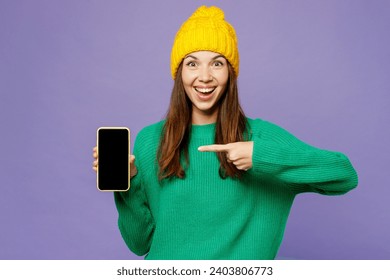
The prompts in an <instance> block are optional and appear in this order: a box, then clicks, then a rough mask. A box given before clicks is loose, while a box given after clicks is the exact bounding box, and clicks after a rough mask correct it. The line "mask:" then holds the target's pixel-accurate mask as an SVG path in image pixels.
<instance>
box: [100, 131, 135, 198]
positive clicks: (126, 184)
mask: <svg viewBox="0 0 390 280" xmlns="http://www.w3.org/2000/svg"><path fill="white" fill-rule="evenodd" d="M97 154H98V167H97V188H98V189H99V190H100V191H127V190H129V188H130V130H129V129H128V128H127V127H99V128H98V130H97Z"/></svg>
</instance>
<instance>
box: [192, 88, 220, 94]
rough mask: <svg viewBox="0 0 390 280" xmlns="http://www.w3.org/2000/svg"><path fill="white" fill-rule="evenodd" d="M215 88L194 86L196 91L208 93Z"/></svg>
mask: <svg viewBox="0 0 390 280" xmlns="http://www.w3.org/2000/svg"><path fill="white" fill-rule="evenodd" d="M214 89H215V88H195V90H196V91H199V92H201V93H210V92H212V91H213V90H214Z"/></svg>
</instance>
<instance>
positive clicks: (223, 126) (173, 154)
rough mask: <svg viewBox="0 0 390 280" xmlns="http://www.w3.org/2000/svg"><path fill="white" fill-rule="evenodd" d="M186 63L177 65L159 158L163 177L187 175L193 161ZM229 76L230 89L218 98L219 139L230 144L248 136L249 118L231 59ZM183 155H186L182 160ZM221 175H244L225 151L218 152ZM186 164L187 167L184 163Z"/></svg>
mask: <svg viewBox="0 0 390 280" xmlns="http://www.w3.org/2000/svg"><path fill="white" fill-rule="evenodd" d="M182 67H183V65H182V63H181V64H180V65H179V67H178V69H177V74H176V79H175V82H174V85H173V89H172V95H171V101H170V105H169V108H168V112H167V115H166V118H165V124H164V127H163V130H162V135H161V142H160V146H159V148H158V153H157V158H158V165H159V179H160V180H162V179H164V178H171V177H175V176H176V177H178V178H184V177H185V169H186V168H187V167H188V165H189V156H188V143H189V138H190V135H191V126H192V118H191V117H192V102H191V100H190V99H189V98H188V97H187V94H186V92H185V90H184V85H183V81H182V76H181V72H182ZM228 69H229V80H228V86H227V88H226V92H225V93H224V94H223V96H222V97H221V99H220V100H219V101H218V102H219V104H218V106H219V110H218V116H217V123H216V130H215V143H216V144H228V143H233V142H238V141H243V140H245V138H246V136H245V133H246V128H247V125H246V118H245V115H244V112H243V110H242V108H241V106H240V103H239V100H238V88H237V77H236V74H235V72H234V70H233V67H232V66H231V65H230V63H228ZM181 159H184V161H183V162H182V161H181ZM218 159H219V162H220V168H219V175H220V176H221V177H222V178H226V177H227V176H230V177H233V178H234V177H240V176H241V175H242V173H243V171H242V170H239V169H237V168H236V167H235V165H234V164H232V163H229V162H227V160H226V155H225V153H218ZM181 163H183V164H184V167H183V166H182V164H181Z"/></svg>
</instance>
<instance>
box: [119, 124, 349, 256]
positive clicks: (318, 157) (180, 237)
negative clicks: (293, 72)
mask: <svg viewBox="0 0 390 280" xmlns="http://www.w3.org/2000/svg"><path fill="white" fill-rule="evenodd" d="M248 126H249V128H250V129H249V131H250V135H249V138H250V140H251V141H253V143H254V146H253V156H252V161H253V167H252V168H251V169H249V170H248V171H247V172H245V174H244V175H243V176H242V178H240V179H232V178H230V177H228V178H226V179H221V177H220V176H219V173H218V170H219V166H220V164H219V161H218V157H217V155H216V153H210V152H200V151H198V147H199V146H202V145H209V144H214V143H215V142H214V138H215V124H208V125H193V126H192V129H191V136H190V143H189V147H188V150H189V159H190V164H189V166H188V168H187V169H186V177H185V178H184V179H178V178H171V179H164V180H162V181H161V182H159V181H158V176H157V174H158V165H157V160H156V153H157V148H158V144H159V141H160V136H161V130H162V127H163V122H159V123H157V124H154V125H151V126H148V127H146V128H144V129H143V130H141V131H140V132H139V133H138V135H137V139H136V141H135V143H134V155H135V158H136V160H135V164H136V166H137V170H138V173H137V175H136V176H135V177H133V178H132V179H131V187H130V190H129V191H127V192H116V193H114V195H115V202H116V207H117V209H118V213H119V220H118V225H119V229H120V232H121V234H122V237H123V239H124V241H125V243H126V244H127V246H128V247H129V248H130V250H131V251H133V252H134V253H135V254H137V255H146V256H145V258H146V259H150V260H151V259H177V260H180V259H181V260H183V259H187V260H188V259H206V260H207V259H236V260H239V259H241V260H244V259H252V260H255V259H274V258H275V256H276V254H277V252H278V249H279V246H280V244H281V242H282V239H283V233H284V230H285V226H286V222H287V218H288V215H289V212H290V208H291V206H292V204H293V201H294V198H295V196H296V195H297V194H299V193H302V192H316V193H320V194H326V195H339V194H344V193H346V192H348V191H349V190H351V189H353V188H354V187H355V186H356V185H357V175H356V172H355V170H354V168H353V167H352V165H351V164H350V162H349V160H348V158H347V157H346V156H345V155H344V154H342V153H339V152H333V151H327V150H321V149H318V148H315V147H312V146H309V145H307V144H305V143H304V142H302V141H300V140H298V139H297V138H296V137H294V136H293V135H291V134H290V133H288V132H287V131H285V130H284V129H282V128H280V127H278V126H276V125H274V124H272V123H269V122H266V121H262V120H260V119H256V120H252V119H248ZM324 235H326V233H324Z"/></svg>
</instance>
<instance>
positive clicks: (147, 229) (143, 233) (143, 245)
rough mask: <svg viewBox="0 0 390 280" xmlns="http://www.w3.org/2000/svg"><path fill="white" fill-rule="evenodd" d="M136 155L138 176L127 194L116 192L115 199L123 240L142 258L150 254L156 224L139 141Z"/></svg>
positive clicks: (131, 183)
mask: <svg viewBox="0 0 390 280" xmlns="http://www.w3.org/2000/svg"><path fill="white" fill-rule="evenodd" d="M138 142H139V141H138ZM141 142H142V141H141ZM134 155H135V163H136V166H137V175H135V176H134V177H133V178H132V179H131V180H130V189H129V190H128V191H127V192H115V193H114V198H115V205H116V208H117V210H118V214H119V217H118V226H119V230H120V232H121V235H122V238H123V239H124V241H125V243H126V245H127V246H128V247H129V249H130V250H131V251H132V252H133V253H134V254H136V255H138V256H142V255H145V254H146V253H148V252H149V249H150V244H151V241H152V237H153V232H154V228H155V223H154V220H153V216H152V214H151V211H150V208H149V204H148V200H147V197H146V194H145V190H144V189H143V179H142V168H140V159H139V158H140V156H139V148H138V145H137V141H136V142H135V143H134Z"/></svg>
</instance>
